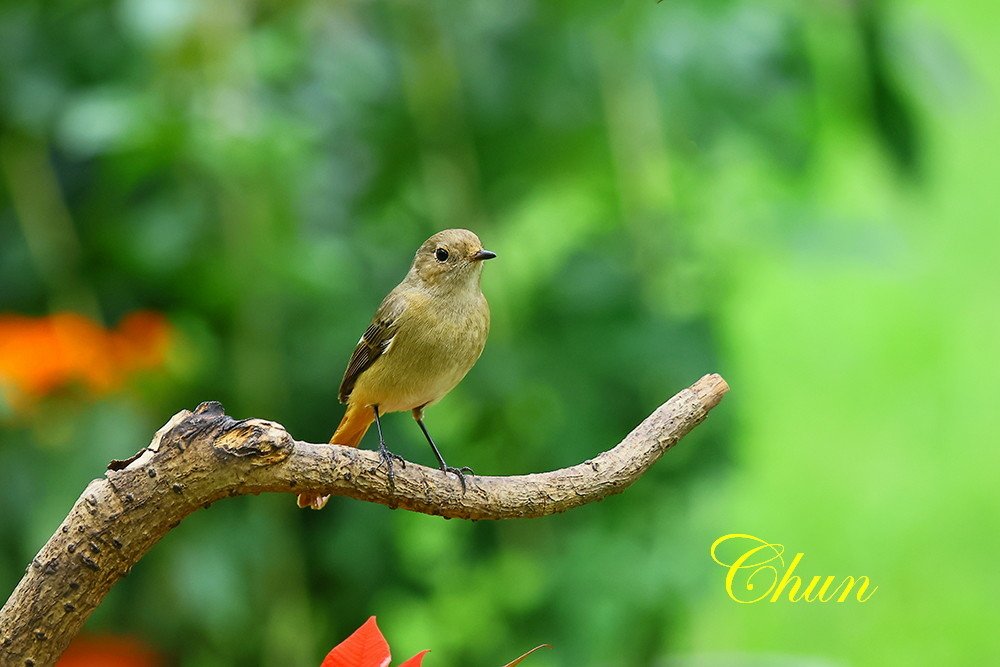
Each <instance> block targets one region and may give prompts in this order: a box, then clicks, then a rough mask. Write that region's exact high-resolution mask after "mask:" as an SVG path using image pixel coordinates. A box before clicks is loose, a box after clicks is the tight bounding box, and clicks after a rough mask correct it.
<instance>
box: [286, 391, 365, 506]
mask: <svg viewBox="0 0 1000 667" xmlns="http://www.w3.org/2000/svg"><path fill="white" fill-rule="evenodd" d="M374 421H375V413H374V411H373V410H372V409H371V407H370V406H367V405H356V404H354V403H349V404H348V405H347V411H346V412H344V418H343V419H341V420H340V424H339V425H338V426H337V430H336V431H334V432H333V437H331V438H330V444H331V445H345V446H347V447H357V446H358V444H360V443H361V439H362V438H364V437H365V433H367V432H368V428H369V427H370V426H371V425H372V422H374ZM329 499H330V496H319V495H316V494H314V493H300V494H299V498H298V504H299V507H311V508H312V509H314V510H321V509H323V507H324V506H325V505H326V501H327V500H329Z"/></svg>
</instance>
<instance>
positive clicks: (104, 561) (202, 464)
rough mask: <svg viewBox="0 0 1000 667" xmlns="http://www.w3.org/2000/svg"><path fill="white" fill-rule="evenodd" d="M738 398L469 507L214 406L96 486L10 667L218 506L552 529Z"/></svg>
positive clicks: (37, 576)
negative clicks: (316, 509)
mask: <svg viewBox="0 0 1000 667" xmlns="http://www.w3.org/2000/svg"><path fill="white" fill-rule="evenodd" d="M728 389H729V386H728V385H727V384H726V382H725V380H723V379H722V378H721V377H720V376H718V375H706V376H705V377H703V378H701V380H699V381H698V382H696V383H695V384H694V385H692V386H691V387H689V388H687V389H685V390H683V391H681V392H680V393H679V394H677V395H676V396H674V397H673V398H671V399H670V400H669V401H667V402H666V403H665V404H663V405H662V406H660V407H659V408H658V409H657V410H656V411H655V412H654V413H653V414H652V415H650V416H649V417H648V418H647V419H646V420H645V421H643V422H642V423H641V424H639V426H637V427H636V428H635V429H634V430H633V431H632V432H631V433H629V434H628V436H626V437H625V439H624V440H623V441H622V442H621V443H620V444H619V445H618V446H616V447H614V448H613V449H610V450H608V451H606V452H603V453H601V454H598V455H597V456H595V457H594V458H592V459H590V460H588V461H584V462H583V463H580V464H578V465H575V466H572V467H570V468H563V469H561V470H555V471H552V472H546V473H539V474H531V475H518V476H510V477H481V476H475V477H469V478H468V481H469V484H468V489H467V490H466V491H465V492H464V493H463V492H462V487H461V485H460V484H459V482H458V480H457V479H456V477H455V476H454V475H446V474H445V473H443V472H441V471H440V470H436V469H432V468H426V467H424V466H420V465H417V464H415V463H407V464H406V466H405V467H403V466H399V465H397V466H396V468H395V486H394V487H391V486H390V485H389V482H388V479H387V477H386V475H385V470H384V468H380V467H379V458H378V455H377V454H376V453H375V452H373V451H368V450H359V449H353V448H350V447H341V446H337V445H333V446H331V445H314V444H309V443H305V442H298V441H296V440H294V439H292V437H291V436H290V435H289V434H288V432H287V431H286V430H285V429H284V428H283V427H282V426H281V425H279V424H276V423H274V422H270V421H265V420H262V419H244V420H235V419H232V418H231V417H228V416H226V415H225V414H224V413H223V411H222V406H221V405H219V404H218V403H215V402H211V403H202V404H201V405H199V406H198V408H197V409H196V410H195V411H194V412H193V413H192V412H189V411H187V410H185V411H183V412H179V413H178V414H176V415H174V416H173V418H171V419H170V421H168V422H167V423H166V424H165V425H164V426H163V428H161V429H160V430H159V431H157V433H156V435H155V436H154V437H153V441H152V442H151V443H150V445H149V447H147V448H146V449H145V450H143V451H141V452H139V453H138V454H137V455H136V456H134V457H132V459H129V460H128V461H117V462H112V464H111V466H109V470H108V472H107V474H106V475H105V477H104V478H102V479H97V480H94V481H93V482H91V483H90V485H88V486H87V488H86V490H85V491H84V492H83V495H81V496H80V498H79V500H77V501H76V504H75V505H73V508H72V509H71V510H70V513H69V515H68V516H67V517H66V519H65V520H64V521H63V522H62V525H60V526H59V528H58V529H57V530H56V532H55V534H54V535H53V536H52V537H51V538H50V539H49V541H48V542H47V543H46V544H45V546H44V547H42V549H41V551H39V552H38V555H37V556H35V558H34V559H33V560H32V561H31V563H30V565H29V566H28V568H27V571H26V572H25V575H24V578H23V579H22V580H21V582H20V583H19V584H18V586H17V588H15V589H14V592H13V593H12V594H11V596H10V599H8V600H7V603H6V604H5V605H4V607H3V609H0V664H2V665H4V666H6V665H18V666H23V667H33V666H35V667H41V666H42V665H51V664H54V663H55V661H56V660H57V659H58V657H59V656H60V655H61V654H62V652H63V651H64V650H65V649H66V647H67V646H68V645H69V643H70V641H71V640H72V638H73V637H74V636H75V635H76V634H77V632H79V630H80V628H81V627H82V626H83V624H84V622H85V621H86V619H87V617H88V616H90V613H91V612H92V611H93V610H94V609H95V608H96V607H97V605H98V604H100V602H101V600H102V599H103V598H104V596H105V594H106V593H107V592H108V590H110V588H111V587H112V586H113V585H114V584H115V582H117V581H118V580H119V579H120V578H121V577H122V576H124V575H125V574H126V573H127V572H128V571H129V569H130V568H131V567H132V566H133V565H135V564H136V563H137V562H138V561H139V559H140V558H142V557H143V555H144V554H145V553H146V552H147V551H148V550H149V549H150V548H151V547H152V546H153V545H154V544H155V543H156V542H157V541H158V540H160V538H162V537H163V536H164V535H165V534H166V533H167V532H168V531H169V530H170V529H171V528H173V527H174V526H176V525H177V524H178V523H180V521H181V519H183V518H184V517H186V516H187V515H189V514H191V513H192V512H194V511H195V510H197V509H198V508H200V507H203V506H205V505H207V504H209V503H212V502H214V501H216V500H219V499H220V498H224V497H227V496H237V495H245V494H257V493H262V492H279V493H301V492H315V493H327V494H331V495H338V496H348V497H351V498H357V499H359V500H366V501H370V502H375V503H381V504H383V505H387V506H389V507H399V508H403V509H408V510H413V511H416V512H423V513H426V514H436V515H441V516H445V517H454V518H463V519H510V518H527V517H539V516H545V515H548V514H553V513H556V512H563V511H565V510H567V509H570V508H572V507H577V506H579V505H583V504H586V503H590V502H593V501H595V500H600V499H602V498H604V497H606V496H608V495H610V494H613V493H619V492H621V491H622V490H624V489H625V488H626V487H628V486H629V485H630V484H632V482H634V481H635V480H636V479H638V478H639V477H640V476H641V475H642V474H643V473H644V472H645V471H646V470H648V469H649V467H650V466H652V465H653V463H655V462H656V461H657V460H658V459H659V458H660V457H661V456H662V455H663V454H664V452H666V451H667V450H668V449H670V448H671V447H673V446H674V445H675V444H676V443H677V441H678V440H680V438H681V437H683V436H684V435H685V434H686V433H688V432H689V431H690V430H691V429H692V428H694V427H695V426H697V425H698V424H699V423H700V422H701V421H702V420H703V419H704V418H705V416H706V415H707V414H708V411H709V410H711V409H712V408H713V407H715V406H716V405H717V404H718V403H719V401H720V400H721V399H722V396H723V395H724V394H725V393H726V391H728ZM292 508H293V505H292V504H291V502H290V504H289V511H292Z"/></svg>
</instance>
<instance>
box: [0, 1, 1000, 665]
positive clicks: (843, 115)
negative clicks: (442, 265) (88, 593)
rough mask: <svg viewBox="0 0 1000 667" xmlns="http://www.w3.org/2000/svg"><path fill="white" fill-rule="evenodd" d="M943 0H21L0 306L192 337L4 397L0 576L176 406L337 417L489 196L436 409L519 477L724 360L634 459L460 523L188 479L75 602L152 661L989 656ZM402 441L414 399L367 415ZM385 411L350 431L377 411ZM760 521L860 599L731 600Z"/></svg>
mask: <svg viewBox="0 0 1000 667" xmlns="http://www.w3.org/2000/svg"><path fill="white" fill-rule="evenodd" d="M995 14H996V10H995V9H993V8H991V7H989V6H986V5H981V4H973V3H971V2H953V3H933V2H926V1H921V0H917V1H916V2H909V3H902V2H888V1H884V0H880V1H874V0H861V1H859V2H854V3H848V2H845V3H838V2H807V3H792V2H767V1H764V0H729V1H723V0H714V1H709V2H693V1H688V0H665V1H664V2H662V3H660V4H656V3H654V2H652V0H649V1H643V2H637V1H631V0H629V1H628V2H625V3H607V2H594V1H585V2H576V3H570V2H548V3H546V2H534V1H530V0H514V1H511V2H502V3H498V2H490V1H487V0H475V1H473V2H467V3H449V2H444V1H443V0H438V1H434V2H402V1H394V2H385V3H383V2H337V3H324V2H308V1H305V2H266V1H262V2H248V1H241V0H222V1H220V2H201V3H199V2H194V1H193V0H122V1H120V2H86V3H84V2H74V1H72V0H63V1H62V2H56V3H38V2H26V1H17V2H7V3H5V4H4V5H3V6H2V7H0V167H2V172H0V176H2V178H0V310H2V311H4V312H18V313H26V314H36V315H41V314H46V313H49V312H53V311H57V310H66V309H68V310H73V311H77V312H81V313H84V314H87V315H90V316H92V317H94V318H96V319H98V320H99V321H102V322H104V323H106V324H108V325H113V324H114V323H116V322H117V321H118V320H119V319H120V318H121V317H122V316H123V315H125V314H126V313H128V312H131V311H133V310H136V309H155V310H158V311H161V312H163V313H165V314H167V316H168V317H169V318H170V321H171V322H172V324H173V325H174V326H175V327H176V328H177V330H178V332H179V343H178V345H177V346H175V348H174V349H173V351H172V353H171V357H170V359H169V363H168V365H167V367H166V368H165V369H164V370H163V371H162V372H158V373H154V374H151V375H150V376H149V377H146V378H144V379H143V381H142V382H141V383H139V384H138V385H137V386H135V387H133V388H132V389H130V390H129V391H128V392H124V393H121V394H116V395H115V396H112V397H109V398H104V399H101V400H99V401H92V400H88V399H86V397H84V396H82V395H80V394H79V393H74V392H72V391H69V392H65V394H64V395H60V396H56V397H52V398H51V399H49V400H48V401H46V402H45V403H44V404H43V405H42V406H40V408H39V410H38V411H37V412H36V413H34V414H33V415H32V416H31V417H30V418H29V419H24V418H18V417H17V416H16V415H13V414H12V413H11V411H10V409H9V407H8V408H7V418H6V419H5V422H4V423H5V426H4V427H3V429H2V430H0V516H2V517H3V519H2V523H0V583H2V585H0V588H2V589H3V590H10V589H12V588H13V586H14V584H15V583H16V581H17V580H18V579H19V577H20V574H21V572H22V570H23V567H24V565H25V564H26V563H27V562H28V561H29V560H30V558H31V556H32V555H33V554H34V553H35V551H36V550H37V549H38V548H39V547H40V546H41V544H42V543H43V542H44V541H45V539H46V538H47V537H48V535H49V534H50V533H51V531H52V530H53V529H54V528H55V527H56V526H57V525H58V522H59V521H60V519H61V518H62V517H63V516H64V515H65V512H66V510H67V509H68V508H69V506H70V505H71V503H72V502H73V501H74V500H75V499H76V497H77V496H78V494H79V493H80V491H81V490H82V489H83V488H84V486H85V484H86V483H87V482H88V481H89V480H90V479H92V478H93V477H95V476H98V475H100V474H101V472H102V470H103V467H104V464H105V463H106V462H107V461H108V460H109V459H111V458H121V457H124V456H127V455H129V454H131V453H133V452H134V451H135V450H137V449H138V448H139V447H141V446H143V445H144V444H145V443H146V442H147V441H148V439H149V437H150V436H151V434H152V432H153V431H154V430H155V429H156V428H157V427H158V426H159V425H161V424H162V423H163V422H164V421H166V419H167V418H168V417H169V416H170V415H172V414H173V413H174V412H176V411H178V410H179V409H181V408H191V407H193V406H194V405H196V404H197V403H198V402H199V401H202V400H206V399H218V400H220V401H222V402H223V404H224V405H225V407H226V409H227V411H228V412H229V414H232V415H234V416H238V417H246V416H259V417H267V418H271V419H274V420H276V421H279V422H281V423H282V424H284V425H285V426H286V427H287V428H288V429H289V430H290V431H291V432H292V433H293V434H294V435H295V436H296V437H298V438H300V439H304V440H310V441H325V439H326V438H327V437H328V436H329V433H330V432H331V429H332V428H333V426H334V425H335V424H336V423H337V421H338V420H339V418H340V414H341V410H340V407H339V406H338V405H337V402H336V389H337V384H338V382H339V378H340V374H341V372H342V370H343V366H344V364H345V363H346V360H347V357H348V355H349V353H350V350H351V348H352V346H353V345H354V343H355V341H356V340H357V337H358V335H359V334H360V332H361V331H362V330H363V328H364V326H365V325H366V324H367V320H368V317H369V316H370V314H371V312H372V311H373V309H374V307H375V305H376V304H377V303H378V301H379V299H380V298H381V297H382V296H383V294H384V293H385V292H386V291H387V290H388V289H389V288H391V287H392V286H393V285H394V284H395V283H396V282H397V281H398V280H399V278H400V277H401V276H402V274H403V273H404V271H405V268H406V265H407V263H408V262H409V260H410V258H411V257H412V253H413V251H414V249H415V248H416V247H417V245H418V244H419V243H420V242H421V241H422V240H423V239H424V238H426V237H427V236H428V235H430V234H431V233H433V232H434V231H437V230H439V229H443V228H446V227H452V226H462V227H468V228H471V229H474V230H475V231H477V232H478V233H479V234H480V236H481V237H482V238H483V239H484V242H485V243H486V245H487V247H489V248H490V249H493V250H495V251H496V252H497V253H498V254H499V256H500V258H499V259H498V260H497V261H496V262H491V263H490V264H489V265H488V266H487V268H486V272H485V276H484V281H483V283H484V285H483V287H484V291H485V293H486V294H487V297H488V298H489V299H490V302H491V304H492V308H493V323H494V326H493V331H492V333H491V336H490V341H489V344H488V345H487V349H486V352H485V354H484V356H483V358H482V359H481V360H480V362H479V364H478V365H477V366H476V368H475V369H474V370H473V372H472V373H471V374H470V375H469V377H468V378H467V379H466V380H465V381H464V382H463V384H462V385H461V386H460V387H459V388H458V389H456V390H455V392H453V394H452V395H450V396H449V397H448V398H447V399H445V400H444V401H443V402H442V403H441V404H440V405H439V406H437V407H435V408H434V409H432V410H430V411H429V413H428V423H429V426H430V428H431V429H432V431H433V432H434V433H435V434H436V436H437V438H438V440H439V442H440V443H441V444H442V447H443V450H444V452H445V454H446V456H447V457H448V458H449V461H450V462H454V463H455V464H458V465H470V466H472V467H473V468H475V469H476V470H477V471H478V472H481V473H490V474H511V473H521V472H527V471H536V470H543V469H550V468H554V467H559V466H562V465H566V464H571V463H576V462H578V461H580V460H582V459H584V458H586V457H588V456H590V455H592V454H593V453H594V452H597V451H599V450H602V449H604V448H606V447H608V446H610V445H611V444H614V443H615V442H617V441H618V439H619V438H620V437H621V436H622V435H624V434H625V433H626V432H627V431H628V430H629V429H631V427H632V426H634V425H635V424H636V423H638V421H640V420H641V419H642V418H643V417H645V416H646V415H647V414H648V413H649V412H650V411H651V410H652V409H653V408H655V407H656V406H657V405H659V404H660V403H661V402H662V401H664V400H665V399H666V398H667V397H669V396H670V395H671V394H673V393H674V392H675V391H677V390H678V389H680V388H681V387H683V386H686V385H687V384H689V383H690V382H692V381H694V380H695V379H697V378H698V377H699V376H700V375H702V374H703V373H705V372H709V371H719V372H721V373H722V374H723V375H724V376H725V377H726V378H727V379H728V380H729V381H730V383H731V384H732V386H733V392H732V393H731V395H730V396H729V397H728V398H727V399H726V401H725V403H724V404H723V406H722V407H721V408H720V409H719V410H718V412H716V413H713V415H712V417H711V419H710V420H709V421H708V422H707V423H706V424H705V425H704V426H702V427H700V428H699V429H698V431H697V432H696V433H694V434H693V435H692V436H691V437H690V438H689V439H687V440H685V441H684V443H683V444H682V446H680V447H679V448H678V449H677V450H675V451H674V452H672V453H671V454H670V455H669V456H667V457H666V458H664V460H663V461H662V462H661V463H659V464H658V465H657V466H656V468H655V469H654V470H653V471H651V472H650V473H649V474H648V475H647V476H646V477H644V478H643V479H642V480H641V481H640V482H639V483H638V484H637V485H636V486H635V487H633V488H632V489H630V490H628V492H626V493H625V494H623V495H621V496H618V497H615V498H612V499H610V500H607V501H605V502H603V503H600V504H598V505H594V506H588V507H585V508H582V509H579V510H575V511H573V512H571V513H569V514H566V515H562V516H556V517H552V518H548V519H544V520H535V521H521V522H505V523H475V524H473V523H463V522H457V521H450V522H449V521H443V520H441V519H437V518H432V517H425V516H418V515H414V514H410V513H405V512H394V511H390V510H388V509H385V508H383V507H380V506H369V505H364V504H362V503H358V502H354V501H346V500H341V501H334V502H332V503H331V505H330V506H329V507H328V508H327V510H325V511H324V512H321V513H316V512H301V511H297V510H296V509H295V507H294V502H293V500H292V498H291V497H290V496H287V497H277V496H275V497H258V498H236V499H232V500H227V501H225V502H221V503H218V504H216V505H214V506H213V507H212V508H211V509H209V510H207V511H203V512H199V513H198V514H196V515H194V516H192V517H191V518H189V519H188V520H186V521H185V522H184V523H183V524H182V525H181V526H180V527H179V528H177V529H176V530H175V531H173V532H172V533H171V534H170V535H169V536H168V537H167V538H166V539H165V540H164V541H163V542H161V543H160V544H158V545H157V546H156V548H155V549H154V550H153V551H152V552H151V553H150V554H149V556H148V557H147V558H145V559H144V560H143V561H142V563H141V564H140V565H139V566H138V567H136V568H135V570H134V571H133V572H132V573H131V574H130V575H129V577H128V578H127V579H126V580H124V581H123V582H121V583H120V584H119V585H118V586H117V587H116V588H115V590H114V591H113V592H112V594H111V595H110V596H109V598H108V599H107V600H106V602H105V603H104V604H103V605H102V606H101V608H100V609H99V610H98V612H97V613H96V614H95V615H94V617H93V619H92V621H91V622H90V624H89V626H88V628H89V630H91V631H94V632H114V633H124V634H132V635H137V636H139V637H142V638H143V639H144V640H145V641H148V642H150V643H152V644H153V645H154V646H156V647H158V648H159V649H160V650H162V651H163V652H164V653H165V654H167V655H169V656H171V658H172V659H173V660H175V661H176V664H179V665H184V666H185V667H186V666H193V667H201V666H209V665H257V664H259V665H275V666H287V665H316V664H318V662H319V660H320V658H321V656H322V655H323V654H324V652H325V651H326V650H327V649H329V647H330V646H332V645H333V644H335V643H336V642H338V641H339V640H340V639H341V638H343V637H344V636H346V635H347V634H348V633H349V632H350V631H352V630H353V629H354V628H355V627H357V626H358V625H360V624H361V622H362V621H363V620H364V619H365V618H367V616H369V615H371V614H376V615H377V616H378V618H379V622H380V625H381V626H382V628H383V630H384V632H385V633H386V635H387V636H388V637H389V640H390V642H391V644H392V645H393V647H394V653H395V655H396V656H397V657H405V656H408V655H411V654H413V653H415V652H416V651H418V650H420V649H423V648H432V649H433V653H432V654H431V655H430V656H429V657H428V659H427V664H428V665H493V664H501V663H503V662H504V661H505V660H507V659H510V658H512V657H514V656H515V655H517V654H519V653H520V652H521V651H523V650H526V649H527V648H530V647H532V646H534V645H536V644H538V643H542V642H548V643H551V644H553V645H555V647H556V648H555V649H554V650H552V651H548V652H543V653H541V654H538V655H536V656H532V658H531V661H530V664H531V665H532V666H533V667H534V666H537V667H546V666H547V665H595V666H604V665H629V666H631V665H746V664H754V665H760V664H768V665H771V664H774V665H799V664H801V665H805V664H809V665H820V664H821V665H880V666H881V665H913V664H988V663H990V662H991V659H992V660H995V659H997V657H998V656H1000V648H998V646H997V640H996V633H995V631H994V630H993V624H994V623H995V614H991V613H989V610H990V609H991V608H995V604H996V600H997V598H998V595H1000V574H998V569H997V567H996V565H995V556H996V553H997V548H998V546H1000V544H998V542H1000V539H998V537H997V536H998V535H1000V512H998V511H997V510H998V506H997V505H998V503H997V496H996V491H995V487H996V483H995V475H996V469H997V463H998V462H1000V457H998V454H997V451H998V449H997V447H996V442H995V439H996V433H997V432H998V430H1000V429H998V427H1000V424H998V414H1000V413H998V411H997V409H996V408H997V398H998V395H1000V392H998V391H997V389H998V378H1000V374H998V373H997V371H998V370H1000V369H998V368H997V360H998V358H1000V355H998V352H1000V350H998V347H1000V343H998V341H1000V310H998V308H997V296H996V295H997V288H998V286H1000V280H998V278H1000V275H998V272H1000V269H998V267H1000V263H998V259H1000V258H998V256H997V255H998V252H997V249H998V247H1000V231H998V226H997V224H996V223H997V214H998V212H1000V189H998V188H997V187H996V173H997V167H998V162H1000V158H998V151H997V147H998V139H1000V114H998V113H997V106H996V101H997V100H996V96H997V93H998V91H1000V85H998V84H1000V81H998V78H1000V74H998V73H1000V69H998V68H997V66H996V65H997V63H998V61H1000V46H998V42H997V40H996V38H995V31H994V29H993V26H992V23H993V21H991V20H990V19H996V18H997V17H996V16H995ZM387 427H388V432H387V438H388V439H389V441H390V443H391V444H392V445H393V447H394V449H395V450H396V451H398V452H400V453H401V454H403V455H405V456H406V457H407V458H410V459H416V460H418V461H423V462H429V461H430V460H431V457H430V455H429V452H427V451H425V450H426V445H425V444H424V443H423V441H422V439H421V437H420V434H419V432H418V431H417V429H416V428H415V427H414V426H413V424H412V422H411V420H409V418H408V417H405V416H396V417H393V418H390V419H388V420H387ZM369 444H370V443H369ZM731 532H749V533H754V534H757V535H760V536H761V537H764V538H766V539H769V540H771V541H774V542H782V543H784V544H785V545H786V547H787V549H788V550H789V551H790V552H796V551H803V552H805V553H806V558H805V560H804V562H803V565H802V566H801V568H800V569H801V571H802V572H803V573H808V574H836V575H846V574H855V575H859V574H866V575H869V576H870V577H871V578H872V579H873V580H874V582H875V583H877V584H878V585H879V587H880V588H879V591H878V593H877V594H876V596H875V597H874V598H873V599H872V601H871V602H869V603H867V604H865V605H858V604H853V605H851V604H844V605H827V606H822V607H820V606H816V605H812V606H805V605H802V604H796V605H791V604H774V605H755V606H741V605H736V604H735V603H733V602H731V601H729V600H728V599H727V598H726V596H725V592H724V591H723V588H722V578H723V572H722V570H721V568H718V566H716V565H714V564H713V563H712V562H711V560H710V559H709V557H708V546H709V545H710V544H711V543H712V541H713V540H714V539H715V538H716V537H718V536H720V535H722V534H725V533H731Z"/></svg>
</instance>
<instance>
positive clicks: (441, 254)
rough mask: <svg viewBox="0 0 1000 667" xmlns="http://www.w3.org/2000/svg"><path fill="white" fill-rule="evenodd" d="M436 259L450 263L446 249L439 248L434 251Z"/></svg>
mask: <svg viewBox="0 0 1000 667" xmlns="http://www.w3.org/2000/svg"><path fill="white" fill-rule="evenodd" d="M434 257H436V258H437V261H439V262H445V261H448V251H447V250H445V249H444V248H438V249H437V250H435V251H434Z"/></svg>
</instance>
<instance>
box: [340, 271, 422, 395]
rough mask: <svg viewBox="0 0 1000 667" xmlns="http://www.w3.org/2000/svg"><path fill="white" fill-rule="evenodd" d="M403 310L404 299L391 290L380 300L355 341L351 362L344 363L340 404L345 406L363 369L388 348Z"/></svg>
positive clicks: (368, 366) (404, 306)
mask: <svg viewBox="0 0 1000 667" xmlns="http://www.w3.org/2000/svg"><path fill="white" fill-rule="evenodd" d="M405 310H406V298H405V296H404V295H403V294H402V293H399V292H397V291H396V290H393V291H392V292H390V293H389V295H388V296H386V297H385V299H384V300H383V301H382V304H381V305H380V306H379V307H378V310H376V311H375V317H373V318H372V323H371V324H370V325H368V328H367V329H365V333H364V334H362V336H361V340H359V341H358V345H357V347H355V348H354V353H353V354H351V360H350V361H348V362H347V370H346V371H344V379H343V380H341V382H340V402H341V403H346V402H347V399H348V398H350V396H351V392H352V391H353V390H354V384H355V383H356V382H357V381H358V378H359V377H360V376H361V374H362V373H363V372H365V370H366V369H368V368H370V367H371V365H372V364H374V363H375V360H376V359H378V358H379V357H380V356H382V354H383V353H384V352H385V351H386V350H388V349H389V345H390V344H391V343H392V339H393V337H394V336H395V335H396V332H397V331H398V330H399V318H400V316H401V315H402V314H403V312H404V311H405Z"/></svg>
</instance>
